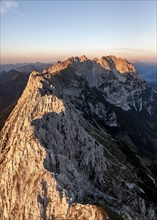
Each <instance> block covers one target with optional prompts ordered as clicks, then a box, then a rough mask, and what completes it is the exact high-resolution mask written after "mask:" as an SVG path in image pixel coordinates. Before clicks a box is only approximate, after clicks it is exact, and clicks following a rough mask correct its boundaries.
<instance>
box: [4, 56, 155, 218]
mask: <svg viewBox="0 0 157 220" xmlns="http://www.w3.org/2000/svg"><path fill="white" fill-rule="evenodd" d="M28 75H29V74H28ZM26 81H27V80H26ZM156 112H157V92H156V91H155V90H154V89H152V88H151V87H150V85H149V84H147V82H146V81H145V80H144V79H143V78H142V76H141V75H139V74H138V72H137V71H136V68H135V67H134V66H133V65H132V64H131V63H129V62H128V61H127V60H126V59H121V58H117V57H115V56H105V57H102V58H100V59H97V58H95V59H92V60H91V59H88V58H87V57H86V56H81V57H71V58H69V59H67V60H65V61H63V62H61V61H59V62H57V63H55V64H54V65H52V66H50V67H49V68H46V69H45V70H44V71H42V72H39V71H33V72H32V73H31V74H30V76H29V80H28V82H27V85H26V87H25V89H24V91H23V93H22V95H21V96H20V98H19V99H18V101H17V104H16V105H15V107H14V108H13V110H12V112H11V114H10V115H9V117H8V119H7V121H6V122H5V125H4V127H3V129H2V131H1V145H0V146H1V147H0V152H1V157H0V163H1V167H0V169H1V170H0V185H1V187H0V195H1V197H0V218H1V219H3V220H8V219H18V220H23V219H43V220H48V219H55V220H75V219H80V220H83V219H84V220H85V219H90V220H101V219H102V220H103V219H104V220H105V219H111V220H114V219H124V220H125V219H126V220H155V219H157V197H156V195H157V168H156V167H157V116H156Z"/></svg>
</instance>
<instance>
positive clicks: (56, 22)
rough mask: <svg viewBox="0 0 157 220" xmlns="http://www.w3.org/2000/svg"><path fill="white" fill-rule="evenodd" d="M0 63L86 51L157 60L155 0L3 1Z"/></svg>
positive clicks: (44, 59) (47, 59)
mask: <svg viewBox="0 0 157 220" xmlns="http://www.w3.org/2000/svg"><path fill="white" fill-rule="evenodd" d="M0 4H1V5H0V7H1V8H0V13H1V63H16V62H37V61H40V62H52V61H56V60H63V59H65V58H67V57H69V56H79V55H82V54H85V55H86V56H88V57H89V58H92V57H101V56H104V55H110V54H112V55H116V56H118V57H125V58H127V59H129V60H140V61H148V62H155V61H156V26H157V24H156V4H157V3H156V1H155V0H148V1H142V0H136V1H133V0H131V1H128V0H127V1H119V0H117V1H116V0H115V1H96V0H95V1H46V0H41V1H38V0H35V1H32V0H27V1H23V0H18V1H15V0H9V1H8V0H1V1H0Z"/></svg>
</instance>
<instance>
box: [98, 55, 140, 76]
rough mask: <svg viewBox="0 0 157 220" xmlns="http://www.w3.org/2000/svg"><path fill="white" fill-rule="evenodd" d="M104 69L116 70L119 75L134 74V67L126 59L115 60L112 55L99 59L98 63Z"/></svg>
mask: <svg viewBox="0 0 157 220" xmlns="http://www.w3.org/2000/svg"><path fill="white" fill-rule="evenodd" d="M97 62H98V63H100V64H101V65H102V66H103V67H104V68H105V69H109V70H112V69H117V70H118V71H119V72H120V73H127V72H133V73H136V70H135V67H134V66H133V65H132V64H131V63H129V62H128V61H127V60H126V59H122V58H117V57H115V56H113V55H110V56H105V57H102V58H100V59H99V60H98V61H97Z"/></svg>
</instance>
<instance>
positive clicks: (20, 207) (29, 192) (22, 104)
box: [0, 72, 102, 220]
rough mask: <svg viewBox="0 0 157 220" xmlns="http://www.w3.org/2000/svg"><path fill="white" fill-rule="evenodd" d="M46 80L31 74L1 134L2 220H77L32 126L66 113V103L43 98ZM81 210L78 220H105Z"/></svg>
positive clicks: (94, 210)
mask: <svg viewBox="0 0 157 220" xmlns="http://www.w3.org/2000/svg"><path fill="white" fill-rule="evenodd" d="M42 79H43V77H40V74H38V73H37V72H33V73H32V74H31V77H30V79H29V82H28V85H27V87H26V89H25V91H24V93H23V95H22V97H21V98H20V99H19V101H18V104H17V106H16V107H15V108H14V110H13V112H12V114H11V115H10V117H9V119H8V121H7V123H6V126H5V127H4V129H3V131H2V133H1V147H2V148H1V170H0V174H1V180H0V185H1V188H0V195H1V197H0V219H4V220H5V219H6V220H8V219H18V220H20V219H21V220H22V219H50V218H51V219H53V218H54V219H58V220H61V219H76V218H75V214H74V213H73V210H74V207H71V208H70V209H69V198H68V197H67V196H66V195H65V192H64V190H61V191H60V190H58V188H59V184H58V183H57V182H56V178H55V177H54V173H52V172H49V171H48V170H47V169H45V167H44V165H43V164H44V159H45V158H46V151H45V149H44V148H43V147H42V146H41V143H40V142H39V140H38V139H37V138H36V136H35V130H34V126H33V125H32V121H33V120H37V119H40V118H42V117H43V115H44V114H45V113H46V114H47V113H49V112H53V113H56V114H62V113H63V112H64V111H65V107H64V104H63V102H62V100H60V99H58V98H57V97H55V96H47V95H46V96H44V97H43V96H41V95H40V93H39V91H38V90H39V89H40V88H41V87H42V83H41V82H40V80H42ZM52 126H53V125H52ZM39 129H40V131H39V133H41V136H42V134H43V135H44V130H42V127H40V128H39ZM52 135H53V133H52ZM56 138H58V141H60V140H59V137H57V136H56ZM53 144H55V143H53ZM47 162H49V161H47ZM54 162H55V160H54V161H53V160H52V161H50V163H54ZM77 209H78V210H80V211H79V212H80V213H81V215H80V217H79V218H78V219H84V218H86V219H101V217H100V216H102V214H101V210H99V208H97V207H96V206H94V205H90V206H88V205H87V206H86V205H79V204H78V205H77V203H76V204H75V212H76V210H77ZM76 215H78V213H77V214H76ZM88 217H89V218H88Z"/></svg>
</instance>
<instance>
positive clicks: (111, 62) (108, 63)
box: [43, 55, 136, 73]
mask: <svg viewBox="0 0 157 220" xmlns="http://www.w3.org/2000/svg"><path fill="white" fill-rule="evenodd" d="M86 62H88V63H89V62H90V63H91V64H93V66H96V65H97V64H100V65H101V67H103V69H105V70H110V71H111V70H117V71H118V72H119V73H128V72H131V73H136V70H135V68H134V66H133V65H132V64H131V63H129V62H128V61H127V60H126V59H122V58H117V57H115V56H113V55H110V56H103V57H101V58H100V59H98V58H95V59H91V60H90V59H88V58H87V57H86V56H85V55H83V56H81V57H77V56H76V57H70V58H68V59H67V60H65V61H63V62H62V61H58V62H57V63H56V64H54V65H53V66H52V67H50V68H49V69H48V70H45V71H43V73H45V72H49V73H56V72H58V71H61V70H63V69H65V68H67V67H68V66H69V65H73V66H76V65H79V64H81V63H86ZM82 65H83V64H82Z"/></svg>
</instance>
